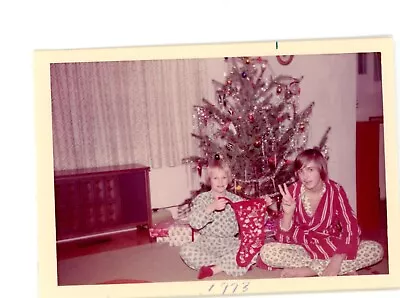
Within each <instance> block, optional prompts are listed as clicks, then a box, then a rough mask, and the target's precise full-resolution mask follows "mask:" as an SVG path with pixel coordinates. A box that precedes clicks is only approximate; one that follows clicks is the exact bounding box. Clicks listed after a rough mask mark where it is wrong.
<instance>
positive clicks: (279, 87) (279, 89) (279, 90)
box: [276, 85, 282, 94]
mask: <svg viewBox="0 0 400 298" xmlns="http://www.w3.org/2000/svg"><path fill="white" fill-rule="evenodd" d="M281 93H282V86H281V85H279V86H278V87H276V94H281Z"/></svg>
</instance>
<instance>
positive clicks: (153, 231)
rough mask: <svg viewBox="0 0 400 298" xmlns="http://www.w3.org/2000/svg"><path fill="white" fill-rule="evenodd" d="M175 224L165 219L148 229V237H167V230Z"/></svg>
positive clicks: (173, 221) (171, 220) (172, 220)
mask: <svg viewBox="0 0 400 298" xmlns="http://www.w3.org/2000/svg"><path fill="white" fill-rule="evenodd" d="M174 224H175V220H174V219H172V218H171V219H167V220H164V221H161V222H159V223H156V224H153V225H152V226H151V228H150V229H149V233H150V237H152V238H157V237H168V230H169V229H170V227H171V226H173V225H174Z"/></svg>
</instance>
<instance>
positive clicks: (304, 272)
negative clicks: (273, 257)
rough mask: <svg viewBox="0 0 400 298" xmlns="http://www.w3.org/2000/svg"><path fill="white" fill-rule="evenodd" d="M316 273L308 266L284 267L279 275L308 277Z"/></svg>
mask: <svg viewBox="0 0 400 298" xmlns="http://www.w3.org/2000/svg"><path fill="white" fill-rule="evenodd" d="M316 275H317V274H316V273H315V272H314V271H313V270H311V269H310V268H308V267H300V268H285V269H283V270H282V272H281V277H309V276H316Z"/></svg>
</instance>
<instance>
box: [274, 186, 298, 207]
mask: <svg viewBox="0 0 400 298" xmlns="http://www.w3.org/2000/svg"><path fill="white" fill-rule="evenodd" d="M278 187H279V192H280V193H281V195H282V210H283V212H284V213H286V214H289V215H291V214H293V213H294V210H295V209H296V201H295V200H294V199H293V197H292V196H291V195H290V192H289V189H288V187H287V185H286V183H285V184H284V188H283V187H282V186H281V185H278Z"/></svg>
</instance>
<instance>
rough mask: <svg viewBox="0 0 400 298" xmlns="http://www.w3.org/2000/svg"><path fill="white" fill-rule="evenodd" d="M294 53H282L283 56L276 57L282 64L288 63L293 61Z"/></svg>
mask: <svg viewBox="0 0 400 298" xmlns="http://www.w3.org/2000/svg"><path fill="white" fill-rule="evenodd" d="M293 58H294V55H281V56H276V59H277V60H278V62H279V64H281V65H288V64H290V63H291V62H292V61H293Z"/></svg>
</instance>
